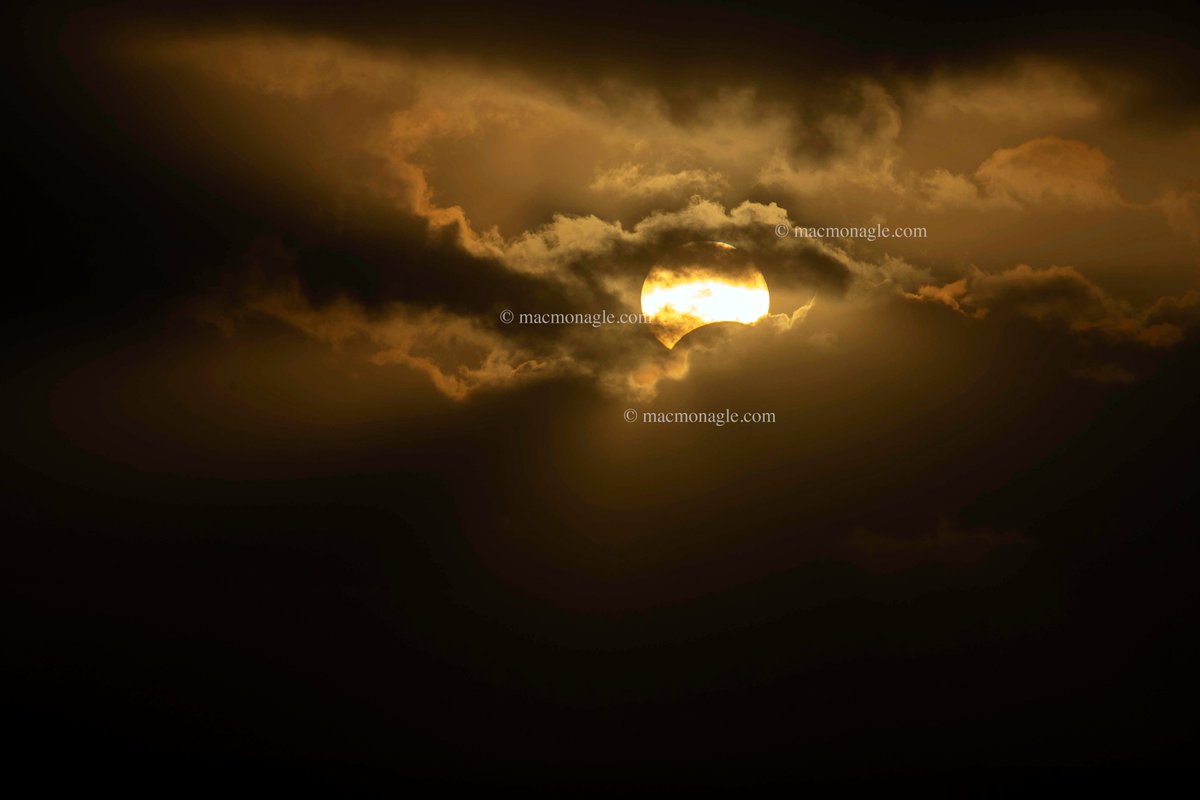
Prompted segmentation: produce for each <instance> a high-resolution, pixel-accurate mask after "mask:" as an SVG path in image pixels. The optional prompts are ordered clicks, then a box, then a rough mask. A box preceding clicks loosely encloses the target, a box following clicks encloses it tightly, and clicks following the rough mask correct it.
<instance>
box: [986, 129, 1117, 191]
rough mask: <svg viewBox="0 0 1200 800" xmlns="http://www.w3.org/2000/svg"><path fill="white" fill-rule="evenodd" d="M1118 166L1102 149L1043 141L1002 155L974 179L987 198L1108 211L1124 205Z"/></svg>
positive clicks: (993, 157)
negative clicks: (1115, 173)
mask: <svg viewBox="0 0 1200 800" xmlns="http://www.w3.org/2000/svg"><path fill="white" fill-rule="evenodd" d="M1113 166H1114V165H1113V161H1112V159H1110V158H1109V157H1108V156H1106V155H1104V153H1103V152H1102V151H1101V150H1100V148H1098V147H1091V146H1089V145H1088V144H1087V143H1085V142H1080V141H1076V140H1072V139H1060V138H1058V137H1057V136H1043V137H1041V138H1040V139H1032V140H1030V141H1028V142H1025V143H1024V144H1021V145H1018V146H1016V147H1012V148H1002V149H1000V150H997V151H996V152H995V153H993V154H992V155H991V157H990V158H988V159H987V160H986V161H984V162H983V163H982V164H981V165H980V166H979V169H977V170H976V171H975V179H976V180H977V181H978V182H979V184H980V185H981V186H982V187H983V188H984V190H985V191H986V192H987V193H988V194H991V195H993V196H997V197H1002V198H1007V199H1010V200H1012V201H1014V202H1016V203H1019V204H1021V205H1029V206H1038V205H1059V206H1071V207H1075V208H1108V207H1113V206H1117V205H1119V204H1120V202H1121V196H1120V194H1119V193H1118V192H1117V188H1116V183H1115V181H1114V178H1113Z"/></svg>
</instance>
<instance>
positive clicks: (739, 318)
mask: <svg viewBox="0 0 1200 800" xmlns="http://www.w3.org/2000/svg"><path fill="white" fill-rule="evenodd" d="M770 307H771V295H770V292H768V291H767V283H766V281H765V280H764V279H763V276H762V274H761V273H758V272H754V273H752V274H748V275H741V276H737V277H736V278H730V277H726V276H721V275H715V274H713V273H712V272H711V271H708V270H669V269H662V268H658V267H656V268H655V269H653V270H651V272H650V274H649V275H648V276H646V282H645V284H644V285H643V286H642V313H643V314H645V315H647V316H649V317H653V319H654V330H655V335H656V336H657V337H658V339H659V341H661V342H662V343H663V344H664V345H666V346H667V347H674V346H675V345H676V344H677V343H678V342H679V340H680V339H682V338H683V337H684V336H686V335H687V334H688V333H690V332H691V331H693V330H695V329H696V328H699V327H701V326H703V325H708V324H710V323H713V322H741V323H746V324H750V323H753V322H756V321H758V320H759V319H761V318H762V317H764V316H766V314H767V311H768V310H769V309H770Z"/></svg>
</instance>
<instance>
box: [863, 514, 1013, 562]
mask: <svg viewBox="0 0 1200 800" xmlns="http://www.w3.org/2000/svg"><path fill="white" fill-rule="evenodd" d="M1030 544H1031V542H1030V540H1029V539H1028V537H1026V536H1024V535H1023V534H1021V533H1019V532H1018V531H1013V530H1008V531H999V532H998V531H994V530H992V529H990V528H973V529H967V528H963V527H961V526H960V525H959V524H957V523H956V522H954V521H953V520H952V519H951V518H949V517H947V516H944V515H942V516H939V518H938V522H937V525H936V527H935V528H934V530H933V531H932V532H931V533H925V534H921V535H918V536H911V535H910V536H904V535H886V534H880V533H874V532H872V531H870V530H868V529H866V528H861V527H860V528H855V529H854V530H853V531H851V533H850V535H849V536H848V537H847V539H846V550H847V552H848V555H849V557H850V559H851V560H852V561H854V562H856V563H858V564H860V565H861V566H863V567H864V568H866V569H869V570H872V571H893V570H902V569H910V568H913V567H918V566H923V565H928V564H944V565H953V566H963V565H969V564H977V563H979V562H981V561H983V560H985V559H987V558H988V557H990V556H991V555H992V554H993V553H995V552H996V551H998V550H1001V549H1006V548H1014V547H1028V546H1029V545H1030Z"/></svg>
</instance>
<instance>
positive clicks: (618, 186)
mask: <svg viewBox="0 0 1200 800" xmlns="http://www.w3.org/2000/svg"><path fill="white" fill-rule="evenodd" d="M728 185H729V181H728V180H727V179H726V178H725V176H723V175H721V174H720V173H719V172H716V171H714V170H707V169H685V170H680V171H678V172H668V171H665V170H658V171H654V170H651V169H643V167H642V166H641V165H639V164H622V165H621V166H619V167H614V168H613V169H610V170H607V171H605V172H602V173H600V174H599V175H597V176H596V180H594V181H592V184H591V188H592V189H594V190H595V191H597V192H612V193H614V194H618V195H627V196H632V197H678V196H679V195H684V194H691V195H705V196H709V195H717V194H719V193H720V192H721V191H723V190H724V189H725V188H726V187H728Z"/></svg>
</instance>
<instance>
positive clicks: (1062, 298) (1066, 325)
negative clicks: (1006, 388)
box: [906, 264, 1200, 383]
mask: <svg viewBox="0 0 1200 800" xmlns="http://www.w3.org/2000/svg"><path fill="white" fill-rule="evenodd" d="M906 296H907V297H908V298H910V299H913V300H918V301H924V302H934V303H939V304H942V305H945V306H948V307H950V308H952V309H954V310H955V311H957V312H959V313H961V314H964V315H967V316H970V317H973V318H975V319H985V318H989V319H990V318H995V317H1004V316H1014V315H1015V316H1022V317H1027V318H1030V319H1033V320H1036V321H1038V322H1041V323H1043V324H1045V325H1048V326H1051V327H1055V328H1058V329H1060V330H1065V331H1067V332H1069V333H1071V334H1072V335H1074V336H1077V337H1081V338H1083V339H1086V340H1087V341H1089V342H1090V343H1092V344H1093V345H1096V346H1100V347H1108V348H1110V349H1111V354H1112V356H1113V357H1114V358H1118V357H1120V356H1122V355H1128V354H1123V353H1122V352H1121V347H1122V346H1125V345H1133V346H1136V347H1138V348H1141V349H1143V350H1147V349H1148V350H1166V349H1169V348H1172V347H1174V346H1176V345H1178V344H1180V343H1181V342H1183V341H1184V340H1185V338H1187V336H1188V335H1190V333H1191V332H1193V331H1195V330H1196V327H1197V323H1198V321H1200V293H1197V292H1195V291H1192V292H1188V293H1187V294H1185V295H1183V296H1182V297H1164V298H1160V299H1159V300H1157V301H1155V302H1154V303H1152V304H1150V305H1149V306H1147V307H1145V308H1143V309H1142V310H1140V311H1139V310H1136V309H1135V308H1134V307H1133V306H1132V305H1131V304H1130V303H1128V302H1126V301H1123V300H1120V299H1118V298H1116V297H1113V296H1112V295H1110V294H1109V293H1107V292H1105V291H1104V290H1103V289H1102V288H1100V287H1099V286H1097V285H1096V284H1095V283H1093V282H1091V281H1089V280H1088V279H1087V277H1085V276H1084V275H1083V274H1082V273H1081V272H1080V271H1079V270H1077V269H1075V268H1074V267H1046V268H1044V269H1034V268H1033V267H1030V266H1029V265H1027V264H1019V265H1017V266H1015V267H1013V268H1011V269H1009V270H1005V271H1003V272H999V273H985V272H983V271H982V270H978V269H975V270H972V271H971V272H970V273H969V274H968V275H967V276H965V277H963V278H960V279H959V280H956V281H952V282H950V283H946V284H943V285H940V286H939V285H926V286H922V287H920V288H919V289H918V290H917V291H916V292H911V293H906ZM1093 357H1094V352H1093ZM1076 374H1077V375H1078V376H1079V377H1084V378H1088V379H1092V380H1097V381H1099V382H1103V383H1125V382H1128V381H1129V380H1132V378H1133V377H1134V372H1133V371H1131V368H1130V367H1129V366H1128V365H1125V366H1123V365H1120V364H1117V363H1101V364H1090V365H1082V366H1080V367H1079V368H1078V370H1077V371H1076Z"/></svg>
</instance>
